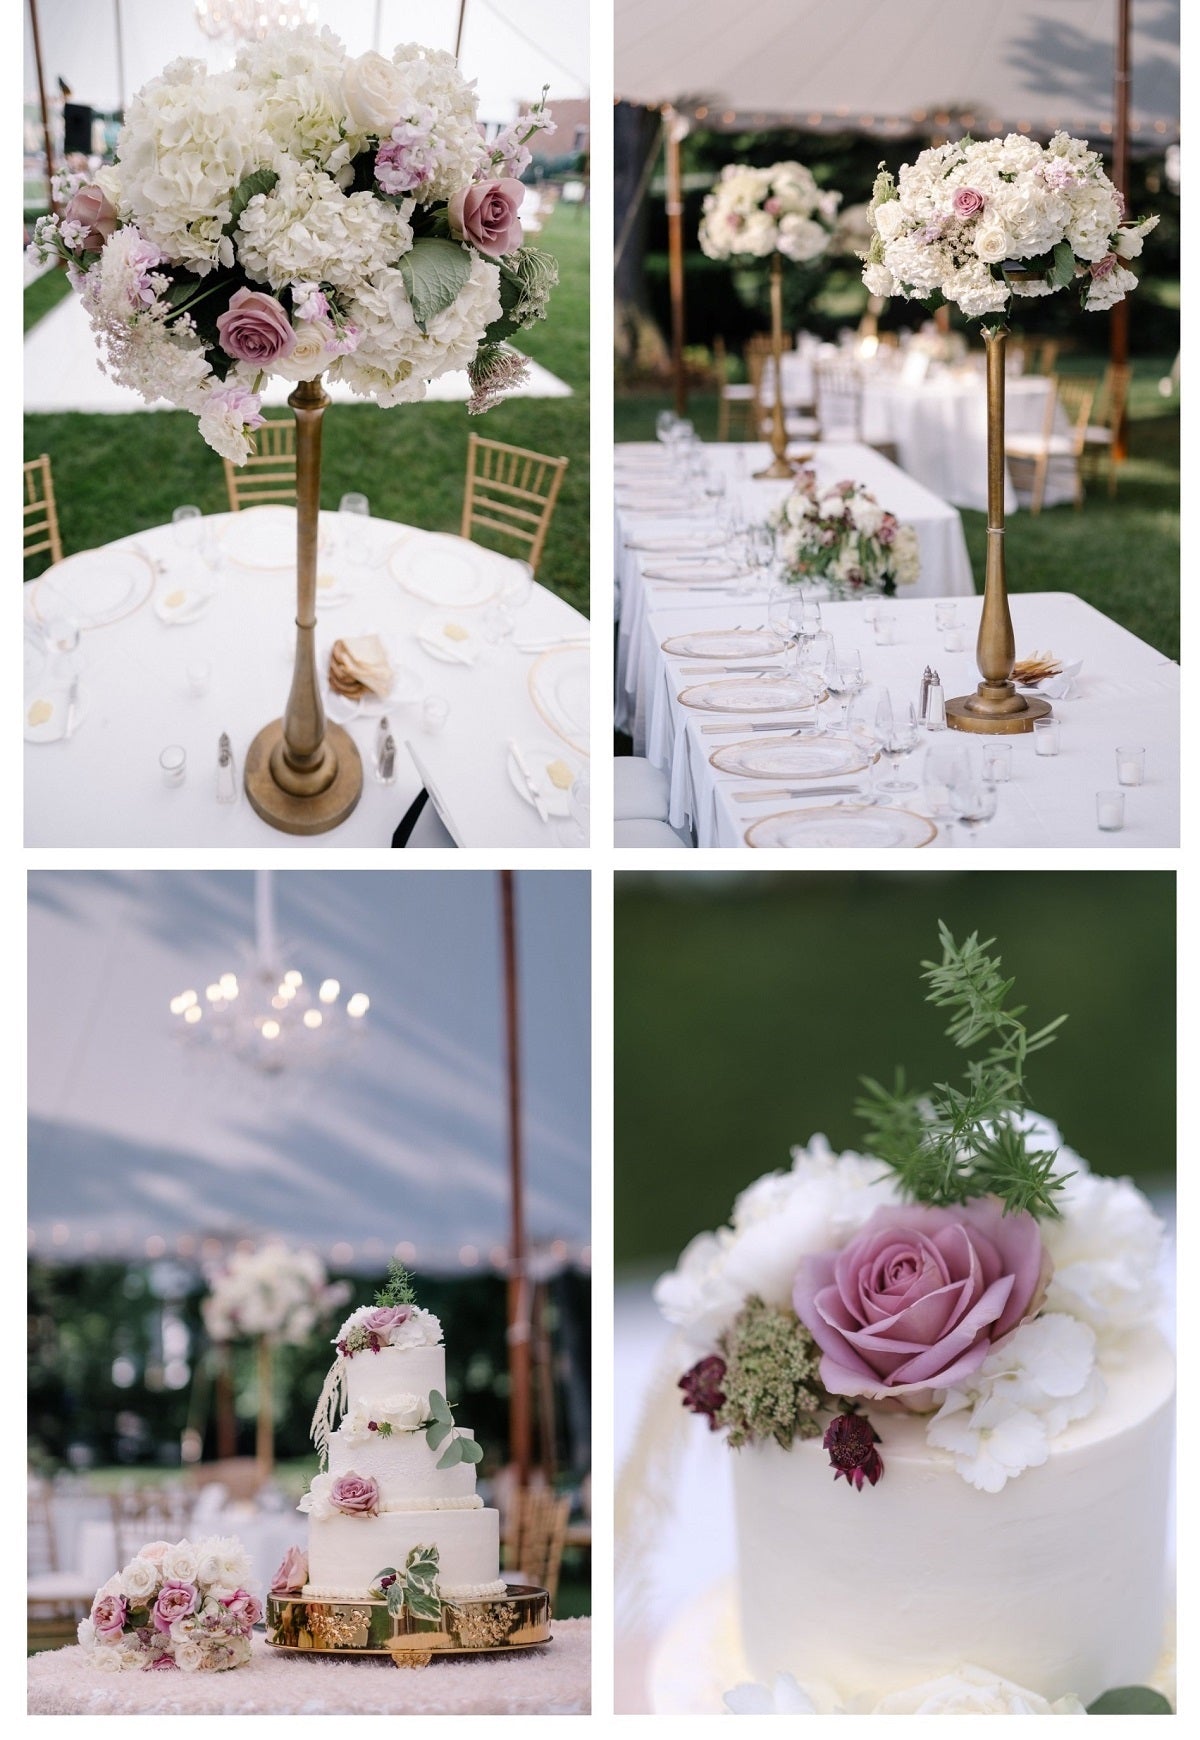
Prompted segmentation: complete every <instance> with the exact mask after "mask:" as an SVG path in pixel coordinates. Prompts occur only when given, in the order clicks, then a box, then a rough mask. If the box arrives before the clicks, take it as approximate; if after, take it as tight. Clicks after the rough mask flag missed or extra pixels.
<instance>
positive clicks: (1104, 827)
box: [1096, 791, 1125, 834]
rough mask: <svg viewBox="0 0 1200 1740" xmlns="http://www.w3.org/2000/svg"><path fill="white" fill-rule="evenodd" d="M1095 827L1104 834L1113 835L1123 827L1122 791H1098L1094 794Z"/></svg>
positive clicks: (1123, 805)
mask: <svg viewBox="0 0 1200 1740" xmlns="http://www.w3.org/2000/svg"><path fill="white" fill-rule="evenodd" d="M1096 826H1097V827H1098V828H1099V829H1100V831H1101V833H1104V834H1115V833H1118V832H1119V831H1120V829H1122V828H1123V827H1124V826H1125V793H1124V792H1123V791H1098V792H1097V793H1096Z"/></svg>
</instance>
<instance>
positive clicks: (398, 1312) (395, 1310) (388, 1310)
mask: <svg viewBox="0 0 1200 1740" xmlns="http://www.w3.org/2000/svg"><path fill="white" fill-rule="evenodd" d="M412 1313H413V1308H412V1306H411V1305H377V1306H376V1307H375V1309H374V1310H373V1311H370V1312H368V1313H367V1315H366V1316H365V1317H363V1318H361V1319H360V1325H359V1326H360V1328H362V1329H365V1330H366V1331H367V1332H368V1334H371V1335H382V1334H383V1332H384V1330H385V1329H396V1328H398V1327H399V1325H400V1324H401V1323H407V1322H408V1320H409V1318H410V1317H411V1316H412Z"/></svg>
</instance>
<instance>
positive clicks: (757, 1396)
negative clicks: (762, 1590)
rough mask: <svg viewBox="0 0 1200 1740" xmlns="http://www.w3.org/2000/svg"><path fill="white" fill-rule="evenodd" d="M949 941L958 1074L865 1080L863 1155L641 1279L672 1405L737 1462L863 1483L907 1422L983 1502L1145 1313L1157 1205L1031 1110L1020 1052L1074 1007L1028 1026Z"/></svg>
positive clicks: (824, 1156)
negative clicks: (679, 1405)
mask: <svg viewBox="0 0 1200 1740" xmlns="http://www.w3.org/2000/svg"><path fill="white" fill-rule="evenodd" d="M939 939H940V942H941V958H940V959H939V960H936V961H926V962H925V963H924V964H923V978H924V980H925V983H926V985H927V987H928V992H927V1000H928V1001H929V1002H930V1003H931V1004H933V1005H934V1006H935V1007H936V1008H939V1009H943V1010H945V1011H947V1012H948V1016H949V1025H948V1027H947V1030H946V1031H947V1037H948V1038H949V1039H950V1040H951V1041H952V1043H953V1045H954V1046H955V1047H956V1049H958V1050H959V1051H962V1052H965V1053H969V1054H970V1055H969V1056H968V1058H967V1062H966V1071H965V1079H964V1080H963V1081H962V1082H961V1083H959V1084H951V1083H950V1082H948V1081H942V1082H938V1083H936V1084H935V1085H934V1086H933V1087H931V1088H928V1089H925V1090H922V1091H920V1092H914V1091H911V1090H909V1088H908V1087H907V1085H906V1082H905V1079H904V1076H903V1074H902V1073H900V1072H897V1075H896V1078H895V1085H894V1086H893V1087H892V1088H890V1089H889V1088H884V1087H882V1086H881V1085H880V1083H879V1082H878V1081H876V1080H873V1079H870V1078H864V1082H863V1087H864V1097H863V1098H862V1100H861V1101H860V1103H859V1105H858V1108H857V1109H858V1113H859V1115H860V1117H861V1118H862V1119H863V1121H864V1123H865V1124H866V1126H867V1131H868V1144H869V1154H868V1155H859V1154H855V1153H846V1154H840V1155H837V1154H834V1153H833V1152H832V1150H831V1149H830V1148H829V1145H828V1143H827V1142H826V1141H825V1138H824V1137H823V1136H814V1137H813V1139H812V1141H811V1143H810V1144H809V1146H808V1148H807V1149H798V1150H796V1151H795V1152H794V1154H793V1165H792V1169H791V1171H790V1172H788V1173H772V1174H769V1175H768V1176H767V1177H765V1178H760V1179H759V1180H758V1181H757V1182H756V1183H754V1184H752V1185H751V1186H750V1187H749V1188H748V1189H747V1190H745V1191H743V1192H742V1194H741V1196H739V1197H738V1199H737V1202H736V1203H735V1205H734V1211H733V1216H732V1219H731V1222H730V1224H729V1225H728V1226H726V1227H722V1228H720V1229H719V1230H718V1231H717V1232H715V1233H703V1234H701V1235H700V1236H699V1237H698V1238H696V1239H694V1240H693V1241H692V1243H691V1244H690V1245H689V1246H688V1247H687V1249H686V1250H685V1251H684V1253H683V1256H682V1257H681V1259H680V1262H679V1265H678V1267H677V1268H676V1269H675V1270H674V1272H673V1273H671V1274H669V1275H664V1276H663V1277H662V1278H661V1279H660V1281H659V1282H658V1284H657V1286H656V1288H655V1298H656V1300H657V1302H658V1304H659V1307H660V1309H661V1310H662V1311H663V1314H664V1315H665V1316H666V1317H667V1318H668V1319H669V1320H670V1321H671V1322H672V1323H674V1324H676V1325H677V1326H678V1328H679V1329H680V1331H681V1332H682V1338H683V1339H684V1340H685V1341H686V1342H687V1343H688V1345H689V1346H691V1347H692V1348H693V1349H694V1350H695V1352H696V1353H697V1354H698V1355H699V1358H698V1359H697V1360H696V1362H695V1363H694V1364H693V1365H692V1366H691V1367H690V1369H689V1370H688V1371H686V1372H685V1373H684V1375H683V1376H682V1378H681V1379H680V1380H679V1388H680V1389H681V1390H682V1392H683V1405H684V1407H686V1408H688V1409H690V1410H691V1411H692V1412H693V1413H696V1414H698V1415H700V1416H701V1417H702V1418H704V1419H705V1420H706V1421H707V1424H708V1427H709V1430H710V1431H714V1432H717V1431H723V1432H724V1433H725V1434H726V1436H727V1441H728V1443H729V1445H730V1447H731V1448H733V1449H737V1450H740V1449H744V1448H746V1447H750V1446H755V1445H759V1444H764V1443H768V1442H770V1441H773V1442H774V1443H775V1444H776V1445H778V1446H779V1447H780V1448H782V1449H784V1450H788V1449H790V1448H793V1447H794V1446H795V1444H796V1441H797V1440H801V1441H803V1440H806V1439H812V1438H818V1437H819V1438H820V1439H821V1443H822V1447H823V1449H824V1450H825V1451H827V1452H828V1454H829V1458H830V1465H831V1467H832V1468H833V1470H834V1479H835V1481H836V1480H841V1479H844V1480H846V1482H847V1484H848V1485H850V1486H853V1487H854V1488H855V1489H856V1490H857V1491H862V1490H863V1487H864V1484H869V1485H871V1486H874V1485H875V1484H876V1483H877V1482H878V1481H879V1479H880V1478H881V1477H882V1475H883V1472H884V1467H885V1464H886V1461H887V1436H888V1432H887V1421H888V1418H889V1416H891V1417H893V1418H894V1417H895V1415H896V1414H897V1413H898V1412H900V1411H903V1412H905V1413H907V1414H910V1415H912V1414H915V1415H918V1416H922V1417H925V1418H926V1420H927V1424H926V1428H925V1434H926V1441H927V1443H928V1444H929V1446H930V1447H931V1448H932V1449H933V1450H935V1451H937V1452H940V1453H941V1454H943V1455H945V1456H946V1457H947V1458H949V1459H951V1460H952V1463H953V1466H954V1468H955V1470H956V1471H957V1472H958V1474H960V1475H961V1477H962V1478H963V1479H964V1480H965V1481H967V1482H968V1483H969V1484H970V1485H972V1486H974V1487H976V1488H977V1489H978V1490H979V1491H981V1492H986V1493H995V1492H999V1491H1000V1490H1001V1489H1002V1488H1003V1487H1004V1486H1005V1485H1006V1484H1007V1482H1008V1481H1009V1480H1011V1479H1014V1478H1016V1477H1017V1476H1019V1475H1021V1474H1023V1473H1025V1472H1026V1471H1027V1470H1030V1469H1034V1468H1037V1467H1040V1466H1041V1465H1042V1464H1044V1463H1045V1462H1046V1461H1047V1459H1048V1457H1049V1455H1050V1452H1051V1448H1052V1446H1053V1444H1054V1443H1055V1441H1056V1440H1057V1439H1059V1438H1061V1437H1062V1435H1063V1434H1064V1433H1065V1432H1067V1431H1068V1429H1069V1428H1070V1427H1071V1426H1072V1425H1073V1424H1074V1423H1075V1422H1077V1421H1079V1420H1083V1419H1085V1418H1086V1417H1087V1416H1088V1415H1090V1414H1091V1413H1093V1412H1094V1410H1095V1409H1096V1408H1097V1407H1098V1406H1099V1405H1100V1403H1101V1402H1102V1401H1103V1399H1104V1395H1105V1381H1104V1364H1105V1360H1106V1359H1108V1358H1111V1359H1115V1360H1120V1359H1121V1358H1122V1356H1123V1348H1124V1344H1125V1343H1126V1342H1127V1341H1128V1339H1129V1338H1130V1337H1131V1336H1133V1335H1135V1334H1136V1333H1137V1332H1138V1331H1139V1330H1140V1329H1142V1328H1144V1327H1145V1325H1146V1324H1147V1323H1148V1322H1150V1321H1151V1319H1152V1316H1153V1312H1154V1310H1155V1306H1156V1303H1157V1292H1156V1285H1155V1280H1154V1275H1155V1269H1156V1266H1157V1262H1158V1255H1159V1249H1160V1244H1161V1238H1162V1229H1161V1226H1160V1224H1159V1222H1158V1220H1157V1217H1156V1216H1155V1215H1154V1213H1153V1211H1152V1209H1151V1208H1150V1205H1149V1203H1148V1202H1147V1201H1146V1199H1145V1197H1144V1196H1142V1194H1141V1192H1140V1191H1138V1190H1137V1189H1136V1188H1135V1186H1134V1185H1133V1184H1131V1183H1130V1182H1129V1180H1127V1179H1110V1178H1097V1177H1095V1176H1093V1175H1092V1174H1091V1173H1090V1172H1089V1170H1088V1168H1087V1166H1086V1165H1085V1163H1084V1162H1083V1161H1082V1160H1081V1159H1080V1158H1079V1157H1078V1156H1077V1155H1075V1154H1072V1153H1071V1152H1070V1151H1069V1150H1068V1149H1066V1148H1064V1147H1063V1145H1062V1143H1061V1141H1060V1140H1059V1137H1058V1132H1057V1131H1056V1130H1055V1129H1054V1128H1053V1126H1052V1125H1050V1124H1048V1123H1047V1122H1046V1121H1045V1120H1044V1119H1042V1118H1040V1117H1038V1116H1036V1115H1035V1114H1033V1113H1032V1112H1031V1111H1030V1110H1029V1106H1028V1090H1027V1085H1026V1068H1027V1065H1028V1062H1029V1059H1030V1058H1032V1057H1035V1056H1036V1055H1037V1054H1038V1053H1039V1052H1041V1051H1043V1050H1044V1049H1045V1048H1046V1046H1048V1045H1050V1044H1052V1043H1053V1042H1054V1041H1055V1039H1056V1038H1057V1037H1058V1033H1059V1029H1060V1028H1061V1026H1062V1023H1063V1021H1064V1020H1065V1019H1066V1018H1065V1016H1061V1015H1060V1016H1058V1017H1057V1018H1055V1019H1053V1020H1051V1021H1049V1022H1047V1023H1045V1024H1043V1025H1040V1026H1034V1025H1032V1024H1031V1023H1029V1022H1028V1021H1027V1020H1026V1010H1025V1008H1024V1006H1023V1005H1021V1004H1018V1003H1014V1002H1013V1001H1012V991H1013V980H1012V979H1011V978H1006V977H1005V975H1004V973H1003V970H1002V963H1001V960H1000V957H999V956H998V955H996V954H994V953H993V952H991V951H992V949H993V944H992V942H991V941H990V940H989V941H981V940H980V939H979V937H978V935H977V934H973V935H971V936H969V937H967V938H966V939H965V940H964V941H963V942H961V943H959V942H957V941H956V940H955V938H954V937H953V935H952V934H951V933H950V931H949V930H948V929H947V928H946V927H945V925H941V926H939Z"/></svg>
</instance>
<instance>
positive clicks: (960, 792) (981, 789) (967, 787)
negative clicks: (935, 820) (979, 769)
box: [950, 769, 999, 845]
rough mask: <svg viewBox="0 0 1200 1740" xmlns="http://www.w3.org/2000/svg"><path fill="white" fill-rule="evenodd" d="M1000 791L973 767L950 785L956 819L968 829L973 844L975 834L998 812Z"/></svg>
mask: <svg viewBox="0 0 1200 1740" xmlns="http://www.w3.org/2000/svg"><path fill="white" fill-rule="evenodd" d="M998 800H999V793H998V792H997V790H996V787H995V786H994V785H992V784H990V783H989V782H988V781H987V780H985V779H983V778H982V777H981V776H980V775H979V774H977V773H976V772H975V771H974V769H971V770H970V771H969V772H968V773H967V774H966V775H965V776H964V777H963V778H961V779H959V780H956V781H955V783H954V784H953V785H952V786H951V787H950V804H951V808H952V809H953V810H954V819H955V820H956V821H958V822H961V823H962V825H963V827H964V828H965V829H966V830H967V840H968V842H969V843H971V844H972V845H973V844H974V841H975V836H976V834H977V833H978V832H979V830H980V828H982V827H983V825H984V823H985V822H990V821H991V819H992V817H993V816H994V815H995V813H996V804H997V802H998Z"/></svg>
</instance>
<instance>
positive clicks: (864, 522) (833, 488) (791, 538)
mask: <svg viewBox="0 0 1200 1740" xmlns="http://www.w3.org/2000/svg"><path fill="white" fill-rule="evenodd" d="M770 523H771V524H772V525H773V526H774V528H775V548H776V552H777V554H778V556H779V557H780V559H781V561H782V564H783V576H784V579H785V580H787V581H789V582H790V583H792V584H793V585H798V586H811V585H813V584H814V583H820V584H822V585H823V586H825V587H826V589H827V590H828V592H829V595H830V597H832V598H857V597H861V596H862V595H863V594H865V593H868V592H877V593H882V594H884V595H885V596H886V597H891V596H892V595H893V594H894V593H895V591H896V588H897V587H898V586H911V585H913V584H915V582H916V581H917V579H918V578H919V576H920V573H921V547H920V544H919V542H918V539H917V533H916V529H915V527H913V526H908V525H902V524H901V523H900V521H899V520H898V519H897V518H896V516H895V514H893V513H888V512H887V511H886V509H884V508H882V507H881V506H880V505H879V502H878V500H877V499H876V498H875V496H873V495H872V494H871V491H870V490H869V489H866V488H865V487H864V486H863V485H862V484H861V483H855V482H854V481H853V479H851V478H844V479H843V480H842V481H841V482H840V483H835V484H830V485H822V484H819V483H818V482H817V474H816V472H815V471H813V470H812V469H811V468H809V467H805V469H804V470H802V471H801V472H799V473H798V474H797V476H796V480H795V483H794V485H793V487H792V491H791V494H790V495H788V496H787V498H786V499H785V500H784V501H783V502H781V503H780V505H779V507H778V508H777V509H776V511H775V513H774V514H773V515H772V517H771V521H770Z"/></svg>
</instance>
